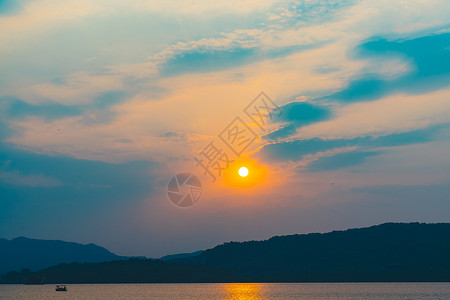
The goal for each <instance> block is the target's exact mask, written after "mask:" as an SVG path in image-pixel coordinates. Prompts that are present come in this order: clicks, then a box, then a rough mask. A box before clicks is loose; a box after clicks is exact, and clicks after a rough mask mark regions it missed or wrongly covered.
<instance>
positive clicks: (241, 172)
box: [239, 167, 248, 177]
mask: <svg viewBox="0 0 450 300" xmlns="http://www.w3.org/2000/svg"><path fill="white" fill-rule="evenodd" d="M239 175H240V176H241V177H245V176H247V175H248V169H247V168H246V167H241V168H240V169H239Z"/></svg>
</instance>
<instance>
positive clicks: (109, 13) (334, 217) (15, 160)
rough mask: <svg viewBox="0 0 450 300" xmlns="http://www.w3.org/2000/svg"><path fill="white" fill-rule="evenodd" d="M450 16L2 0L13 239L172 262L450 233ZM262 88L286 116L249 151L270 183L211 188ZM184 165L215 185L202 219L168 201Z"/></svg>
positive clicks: (364, 5) (7, 220) (269, 1)
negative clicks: (271, 240)
mask: <svg viewBox="0 0 450 300" xmlns="http://www.w3.org/2000/svg"><path fill="white" fill-rule="evenodd" d="M449 10H450V4H449V3H448V2H447V1H443V0H442V1H439V0H431V1H427V2H423V1H396V2H394V3H393V2H392V1H387V0H386V1H385V0H381V1H339V0H336V1H320V0H314V1H275V0H263V1H256V0H231V1H227V2H223V3H214V2H211V1H205V0H194V1H190V2H186V3H180V2H179V1H172V0H168V1H145V0H142V1H136V2H133V3H124V2H122V1H115V0H113V1H103V0H101V1H90V0H81V1H80V0H78V1H71V0H69V1H64V2H61V1H55V0H24V1H9V0H6V1H5V0H3V1H2V0H0V27H1V28H3V29H2V31H1V32H0V237H4V238H14V237H16V236H27V237H34V238H46V239H64V240H70V241H75V242H81V243H90V242H94V243H97V244H100V245H102V246H105V247H107V248H108V249H110V250H112V251H114V252H116V253H118V254H120V255H146V256H153V257H157V256H162V255H165V254H170V253H177V252H189V251H195V250H198V249H205V248H208V247H212V246H214V245H216V244H219V243H222V242H224V241H230V240H250V239H264V238H268V237H270V236H272V235H280V234H292V233H307V232H324V231H328V230H334V229H345V228H349V227H357V226H369V225H373V224H378V223H382V222H387V221H424V222H449V221H450V202H449V199H448V195H449V194H448V191H449V186H450V182H449V179H448V178H449V175H450V174H449V170H450V168H449V167H450V158H449V156H448V154H447V153H449V152H450V143H449V141H450V50H449V49H450V23H449V19H448V11H449ZM261 91H264V92H265V93H266V94H267V95H269V96H270V97H271V98H272V99H273V100H274V101H275V102H276V103H277V104H278V105H279V106H280V107H281V108H282V111H283V113H282V114H281V115H280V116H277V117H275V118H274V119H273V120H272V122H271V123H270V124H269V125H268V126H267V128H265V131H264V132H258V133H259V134H260V138H258V139H257V140H256V142H255V143H254V144H252V145H251V147H250V148H249V149H248V152H247V153H246V156H245V159H247V160H249V161H252V162H253V163H254V165H255V166H259V167H260V168H262V169H264V170H266V175H265V176H266V177H264V179H263V180H261V182H259V183H258V184H256V185H254V186H251V187H246V188H237V187H236V186H233V185H230V184H229V182H227V181H226V180H219V181H218V182H216V183H211V182H210V181H209V180H208V178H207V177H205V176H203V174H201V172H199V171H200V170H198V169H197V168H196V167H195V164H194V162H193V159H192V158H193V157H194V156H195V155H196V154H198V153H199V151H200V150H201V149H202V148H203V147H205V145H207V144H208V143H209V142H210V141H211V140H214V139H215V138H217V136H218V134H219V133H220V132H221V131H222V130H223V128H224V127H225V126H226V125H227V124H229V122H230V121H231V120H233V119H234V118H235V117H236V116H242V112H243V109H244V108H245V107H246V106H247V104H248V103H249V102H250V101H252V100H253V99H254V98H255V97H256V96H257V95H258V94H259V93H260V92H261ZM247 121H248V120H247ZM259 167H255V168H256V169H257V168H259ZM256 169H255V170H256ZM178 172H193V173H195V174H197V175H198V176H199V178H200V179H201V181H202V184H203V187H204V191H203V196H202V198H201V200H200V201H199V202H198V203H197V204H196V205H195V206H193V207H191V208H189V209H179V208H177V207H175V206H173V205H171V203H170V202H169V201H168V199H167V197H166V194H165V193H166V185H167V183H168V181H169V180H170V178H171V177H172V176H173V175H174V174H176V173H178ZM250 172H252V170H250Z"/></svg>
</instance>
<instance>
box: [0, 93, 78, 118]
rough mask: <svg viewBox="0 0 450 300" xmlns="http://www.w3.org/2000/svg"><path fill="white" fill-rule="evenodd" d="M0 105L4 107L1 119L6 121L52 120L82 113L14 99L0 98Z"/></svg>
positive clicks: (75, 108) (74, 109)
mask: <svg viewBox="0 0 450 300" xmlns="http://www.w3.org/2000/svg"><path fill="white" fill-rule="evenodd" d="M0 105H1V106H3V107H4V108H3V110H4V116H3V117H4V118H6V119H15V118H24V117H27V116H39V117H42V118H44V119H47V120H52V119H60V118H65V117H67V116H75V115H79V114H81V112H82V111H81V109H80V108H79V107H73V106H66V105H62V104H59V103H47V104H41V105H37V104H36V105H34V104H29V103H27V102H25V101H23V100H21V99H19V98H15V97H0Z"/></svg>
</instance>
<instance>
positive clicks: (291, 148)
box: [258, 126, 441, 166]
mask: <svg viewBox="0 0 450 300" xmlns="http://www.w3.org/2000/svg"><path fill="white" fill-rule="evenodd" d="M440 129H441V126H432V127H429V128H424V129H419V130H414V131H410V132H401V133H391V134H387V135H382V136H362V137H356V138H350V139H345V138H344V139H324V138H311V139H303V140H292V141H284V142H276V143H269V144H267V145H265V146H264V147H263V148H262V149H261V150H260V151H259V153H258V155H261V156H262V157H264V158H266V159H269V160H272V161H289V160H290V161H294V162H295V161H301V160H302V159H303V158H304V157H305V156H306V155H311V154H317V153H319V152H326V151H330V150H333V149H339V148H346V147H358V148H360V149H375V148H389V147H398V146H407V145H412V144H419V143H426V142H429V141H432V140H433V138H434V137H435V135H436V133H437V132H439V130H440ZM365 152H366V153H370V151H367V150H365ZM342 155H344V154H342ZM344 158H345V155H344ZM337 159H339V157H338V158H337ZM326 160H329V161H331V162H332V160H333V159H326ZM332 163H333V162H332ZM319 164H320V163H319ZM319 166H320V165H319Z"/></svg>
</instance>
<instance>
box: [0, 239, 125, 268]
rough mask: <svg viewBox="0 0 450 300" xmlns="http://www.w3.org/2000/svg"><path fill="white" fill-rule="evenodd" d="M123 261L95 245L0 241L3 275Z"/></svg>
mask: <svg viewBox="0 0 450 300" xmlns="http://www.w3.org/2000/svg"><path fill="white" fill-rule="evenodd" d="M121 258H123V257H120V256H117V255H115V254H114V253H111V252H109V251H108V250H106V249H105V248H103V247H100V246H97V245H95V244H87V245H82V244H77V243H69V242H63V241H52V240H36V239H28V238H25V237H18V238H15V239H12V240H5V239H0V274H2V273H6V272H8V271H12V270H17V271H19V270H21V269H23V268H29V269H31V270H32V271H37V270H40V269H43V268H46V267H49V266H53V265H56V264H60V263H70V262H102V261H110V260H117V259H121Z"/></svg>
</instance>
